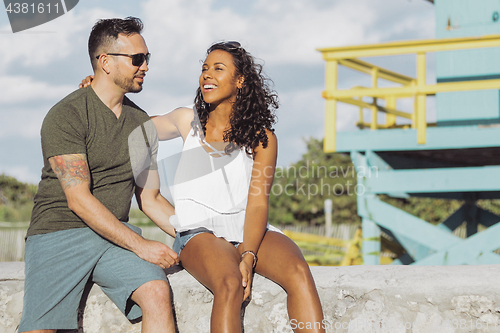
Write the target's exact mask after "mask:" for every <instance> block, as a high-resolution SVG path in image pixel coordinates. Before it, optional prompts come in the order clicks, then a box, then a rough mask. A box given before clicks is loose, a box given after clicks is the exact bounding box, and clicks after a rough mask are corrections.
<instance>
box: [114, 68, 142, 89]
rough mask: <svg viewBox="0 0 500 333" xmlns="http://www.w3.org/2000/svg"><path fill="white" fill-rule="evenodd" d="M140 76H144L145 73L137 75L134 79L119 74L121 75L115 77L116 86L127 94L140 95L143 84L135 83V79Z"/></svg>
mask: <svg viewBox="0 0 500 333" xmlns="http://www.w3.org/2000/svg"><path fill="white" fill-rule="evenodd" d="M140 75H144V73H143V72H139V73H137V74H136V75H134V77H133V78H128V77H125V76H123V75H121V73H119V75H117V76H116V77H115V84H116V85H117V86H118V87H120V88H122V89H123V90H125V91H126V92H130V93H138V92H140V91H141V90H142V82H136V81H134V78H135V77H136V76H140Z"/></svg>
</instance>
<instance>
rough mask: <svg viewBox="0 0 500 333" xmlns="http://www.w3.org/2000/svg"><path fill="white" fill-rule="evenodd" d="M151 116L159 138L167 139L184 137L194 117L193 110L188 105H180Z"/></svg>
mask: <svg viewBox="0 0 500 333" xmlns="http://www.w3.org/2000/svg"><path fill="white" fill-rule="evenodd" d="M152 118H153V122H154V123H155V125H156V127H157V131H158V136H159V138H160V140H169V139H173V138H175V137H178V136H182V137H183V138H185V137H186V135H187V133H189V130H190V128H191V122H192V121H193V119H194V110H193V109H192V108H189V107H180V108H177V109H174V110H172V111H170V112H169V113H166V114H164V115H161V116H156V117H152Z"/></svg>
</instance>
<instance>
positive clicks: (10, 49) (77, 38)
mask: <svg viewBox="0 0 500 333" xmlns="http://www.w3.org/2000/svg"><path fill="white" fill-rule="evenodd" d="M112 16H113V13H112V12H110V11H106V10H102V9H100V8H92V9H89V10H82V11H78V14H76V11H74V10H72V11H70V12H69V13H67V14H65V15H63V16H61V17H59V18H57V19H56V20H53V21H50V22H47V23H45V24H43V25H41V26H39V27H35V28H33V29H29V30H26V31H25V32H19V33H15V34H1V35H0V40H1V43H2V50H1V54H2V61H1V62H0V73H2V72H5V71H6V70H9V69H12V68H13V66H20V65H22V66H25V67H33V68H36V67H40V66H48V65H49V64H50V66H57V61H59V60H61V59H64V58H66V57H68V56H69V55H70V54H71V53H72V52H75V46H76V45H78V47H77V49H80V50H81V49H83V50H85V49H86V47H83V48H82V47H80V46H85V45H86V44H87V39H88V35H89V33H90V29H91V28H92V25H93V24H94V23H95V21H96V20H97V19H99V18H102V17H112ZM9 30H10V29H9ZM14 69H17V68H16V67H14Z"/></svg>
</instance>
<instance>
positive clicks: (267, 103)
mask: <svg viewBox="0 0 500 333" xmlns="http://www.w3.org/2000/svg"><path fill="white" fill-rule="evenodd" d="M214 50H223V51H226V52H228V53H230V54H231V55H232V56H233V64H234V65H235V67H236V72H235V78H236V77H239V76H240V75H241V76H243V77H244V82H243V87H242V88H241V89H239V91H238V95H237V97H236V103H235V104H234V106H233V112H232V114H231V118H230V124H231V128H230V129H228V130H226V131H225V132H224V136H223V139H224V142H229V144H228V145H227V146H226V148H225V152H226V153H230V152H231V151H233V150H235V149H238V148H244V149H245V151H246V153H247V154H252V153H253V150H254V149H255V148H257V147H258V146H259V144H260V143H262V146H263V147H264V148H266V147H267V144H268V140H267V135H266V129H267V130H270V131H273V132H274V129H273V124H274V123H275V122H276V116H275V114H274V112H275V110H276V109H277V108H278V106H279V103H278V95H277V94H276V92H275V91H273V90H272V89H271V88H270V87H269V83H270V82H271V83H272V81H271V80H270V79H269V78H267V77H266V76H265V75H264V73H263V72H262V65H260V64H257V63H255V61H254V57H253V56H252V55H251V54H250V53H248V52H247V51H245V49H244V48H242V47H241V46H240V44H239V43H238V42H220V43H216V44H213V45H212V46H211V47H210V48H209V49H208V50H207V55H208V54H210V52H212V51H214ZM194 103H195V107H196V111H197V113H198V118H199V123H198V122H195V121H193V123H192V124H191V125H192V126H193V128H194V131H195V133H197V131H198V126H201V129H202V130H203V134H206V124H207V121H208V115H209V113H210V104H208V103H205V101H204V100H203V95H202V94H201V89H200V88H199V87H198V90H197V91H196V97H195V99H194Z"/></svg>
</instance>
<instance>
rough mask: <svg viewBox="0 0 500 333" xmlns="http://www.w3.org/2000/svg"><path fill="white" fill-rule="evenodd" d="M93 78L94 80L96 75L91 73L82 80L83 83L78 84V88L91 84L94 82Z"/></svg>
mask: <svg viewBox="0 0 500 333" xmlns="http://www.w3.org/2000/svg"><path fill="white" fill-rule="evenodd" d="M92 80H94V75H89V76H87V77H86V78H85V79H83V80H82V83H80V85H79V86H78V88H86V87H88V86H90V84H91V83H92Z"/></svg>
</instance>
